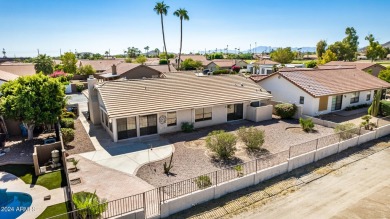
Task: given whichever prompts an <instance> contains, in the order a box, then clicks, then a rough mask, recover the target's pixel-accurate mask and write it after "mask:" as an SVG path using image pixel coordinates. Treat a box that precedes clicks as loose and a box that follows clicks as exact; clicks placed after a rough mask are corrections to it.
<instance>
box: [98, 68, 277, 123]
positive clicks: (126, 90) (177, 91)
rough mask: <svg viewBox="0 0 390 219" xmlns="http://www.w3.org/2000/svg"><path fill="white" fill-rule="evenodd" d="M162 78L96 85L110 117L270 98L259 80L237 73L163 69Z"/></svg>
mask: <svg viewBox="0 0 390 219" xmlns="http://www.w3.org/2000/svg"><path fill="white" fill-rule="evenodd" d="M165 76H166V77H165V78H158V79H142V80H126V81H110V82H106V83H101V84H98V85H97V86H96V88H97V89H98V91H99V93H100V96H101V99H102V101H103V103H104V106H105V108H106V110H107V113H108V115H109V117H110V118H120V117H127V116H135V115H141V114H143V115H147V114H150V113H156V112H167V111H175V110H184V109H192V108H201V107H209V106H215V105H220V104H228V103H237V102H243V101H255V100H262V99H270V98H271V97H272V96H271V95H270V94H268V93H267V92H266V91H265V90H264V89H262V88H261V87H260V86H259V85H258V84H256V83H254V82H253V81H252V80H250V79H248V78H244V77H241V76H238V75H218V76H196V75H195V74H194V73H184V72H182V73H165Z"/></svg>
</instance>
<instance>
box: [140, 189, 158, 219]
mask: <svg viewBox="0 0 390 219" xmlns="http://www.w3.org/2000/svg"><path fill="white" fill-rule="evenodd" d="M144 206H145V218H153V217H156V216H159V215H160V212H161V196H160V188H157V189H153V190H150V191H147V192H145V193H144Z"/></svg>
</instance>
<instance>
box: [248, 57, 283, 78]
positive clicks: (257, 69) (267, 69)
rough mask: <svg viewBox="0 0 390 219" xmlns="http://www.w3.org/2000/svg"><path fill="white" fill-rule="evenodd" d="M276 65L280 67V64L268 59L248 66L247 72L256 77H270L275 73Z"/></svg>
mask: <svg viewBox="0 0 390 219" xmlns="http://www.w3.org/2000/svg"><path fill="white" fill-rule="evenodd" d="M275 65H276V66H278V65H280V63H279V62H274V61H271V60H268V59H261V60H258V61H256V62H251V63H250V64H248V65H247V71H249V72H251V73H252V74H256V75H270V74H272V73H273V68H274V66H275Z"/></svg>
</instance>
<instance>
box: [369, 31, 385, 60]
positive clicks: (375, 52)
mask: <svg viewBox="0 0 390 219" xmlns="http://www.w3.org/2000/svg"><path fill="white" fill-rule="evenodd" d="M365 40H368V42H369V45H368V46H367V49H366V56H367V58H369V59H371V62H373V61H374V60H375V59H377V58H384V57H385V56H386V55H387V54H386V51H385V49H384V48H383V47H382V45H381V44H379V42H378V41H375V38H374V36H373V35H372V34H369V35H367V36H366V38H365Z"/></svg>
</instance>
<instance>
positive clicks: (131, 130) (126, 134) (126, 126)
mask: <svg viewBox="0 0 390 219" xmlns="http://www.w3.org/2000/svg"><path fill="white" fill-rule="evenodd" d="M116 125H117V131H118V140H121V139H126V138H133V137H137V124H136V119H135V117H128V118H123V119H117V120H116Z"/></svg>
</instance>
